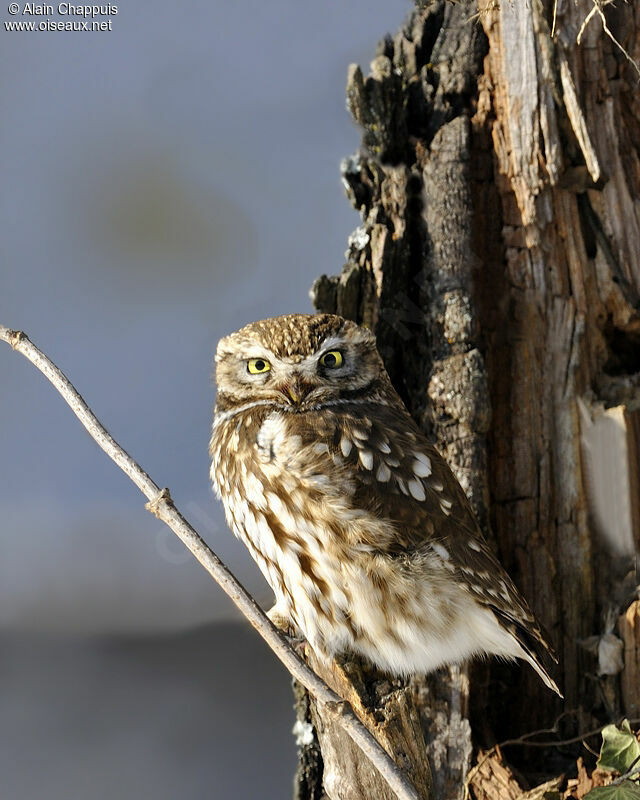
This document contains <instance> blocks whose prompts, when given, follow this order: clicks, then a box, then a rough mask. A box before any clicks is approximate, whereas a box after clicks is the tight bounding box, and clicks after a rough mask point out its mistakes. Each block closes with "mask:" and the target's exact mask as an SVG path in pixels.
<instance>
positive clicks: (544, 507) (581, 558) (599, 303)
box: [298, 0, 640, 800]
mask: <svg viewBox="0 0 640 800" xmlns="http://www.w3.org/2000/svg"><path fill="white" fill-rule="evenodd" d="M591 7H592V4H591V0H578V1H577V2H576V3H574V2H571V3H563V2H561V0H559V2H558V7H557V20H556V35H555V37H553V38H552V37H551V31H550V28H551V19H552V15H553V2H551V0H549V2H545V3H542V2H540V0H531V2H530V3H524V2H519V0H515V1H514V2H512V3H507V2H505V3H504V4H502V6H501V7H497V5H496V4H495V3H492V2H490V1H489V0H485V2H484V4H482V3H481V6H480V8H479V9H478V8H476V6H475V4H474V3H471V2H462V3H457V4H455V5H451V4H446V3H445V2H440V1H437V2H433V3H430V4H428V5H427V6H426V7H422V8H420V9H418V10H417V11H416V12H414V14H413V15H412V16H411V18H410V20H409V22H408V23H407V24H406V26H405V27H404V28H403V29H402V30H401V31H400V33H398V34H397V36H396V37H395V38H394V39H387V40H385V41H384V42H383V43H382V44H381V46H380V48H379V52H378V55H377V57H376V59H375V60H374V61H373V63H372V65H371V74H370V75H369V76H368V77H366V78H365V77H364V76H363V75H362V73H361V71H360V69H359V68H357V67H352V68H351V70H350V73H349V79H348V87H347V97H348V103H349V107H350V109H351V112H352V114H353V116H354V118H355V119H356V121H357V122H358V123H359V124H360V125H361V126H362V129H363V147H362V150H361V151H360V153H359V154H358V155H356V156H353V157H351V158H348V159H346V160H345V162H344V164H343V178H344V181H345V184H346V185H347V187H348V194H349V197H350V199H351V201H352V203H353V205H354V206H355V207H356V208H357V209H358V210H360V212H361V214H362V225H361V226H360V227H359V228H358V229H357V230H356V231H355V232H354V233H353V235H352V236H351V237H350V239H349V249H348V253H347V258H348V260H347V264H346V265H345V267H344V269H343V271H342V274H341V275H340V276H339V277H337V278H328V277H326V276H323V277H322V278H320V279H319V280H318V281H317V282H316V284H315V285H314V289H313V296H314V302H315V305H316V307H317V308H319V309H321V310H327V311H336V312H338V313H340V314H342V315H344V316H346V317H349V318H351V319H355V320H357V321H359V322H362V323H364V324H366V325H368V326H370V327H371V328H373V329H374V330H375V332H376V335H377V338H378V343H379V347H380V350H381V354H382V356H383V358H384V360H385V363H386V365H387V368H388V371H389V374H390V375H391V378H392V380H393V382H394V384H395V386H396V388H397V389H398V391H399V392H400V394H401V395H402V397H403V399H404V400H405V402H406V404H407V406H408V408H409V410H410V411H411V413H412V414H413V415H414V417H415V418H416V420H417V421H418V422H419V424H420V425H421V426H422V427H423V429H424V430H425V431H427V433H429V434H430V435H431V436H432V437H433V438H434V439H435V441H436V443H437V445H438V446H439V448H440V450H441V452H442V453H443V455H444V456H445V457H446V458H447V460H448V462H449V464H450V465H451V467H452V469H453V470H454V472H455V473H456V475H457V476H458V478H459V480H460V482H461V484H462V485H463V487H464V488H465V490H466V491H467V493H468V495H469V497H470V499H471V502H472V504H473V506H474V508H475V510H476V513H477V515H478V518H479V520H480V522H481V525H482V526H483V528H484V530H485V532H486V534H487V536H488V537H489V539H490V541H491V542H492V544H493V545H494V546H495V548H496V550H497V552H498V553H499V555H500V557H501V559H502V562H503V563H504V565H505V567H506V568H507V570H508V571H509V572H510V574H511V575H512V576H513V578H514V580H515V581H516V583H517V584H518V585H519V587H520V588H521V590H522V591H523V593H524V594H525V596H526V597H527V599H528V600H529V602H530V604H531V606H532V607H533V609H534V611H535V612H536V613H537V615H538V617H539V618H540V620H541V621H542V623H543V624H544V625H545V627H546V629H547V630H548V632H549V636H550V639H551V640H552V642H553V644H554V645H555V647H556V649H557V652H558V655H559V657H560V665H559V667H558V672H557V677H558V679H559V683H560V685H561V686H562V687H563V689H564V692H565V698H566V704H565V706H564V710H565V711H570V712H571V713H570V714H569V715H567V716H566V717H563V724H562V726H561V730H562V731H563V732H566V733H567V734H569V735H574V734H576V733H579V732H581V731H583V730H585V729H589V728H592V727H594V725H597V724H598V723H600V722H604V721H607V719H608V718H609V717H610V716H611V715H614V714H617V713H619V712H626V713H628V714H629V715H631V714H633V713H634V709H636V708H637V702H638V695H637V692H635V693H634V691H633V689H630V688H629V685H632V684H633V680H634V678H633V677H631V672H630V670H632V669H634V667H633V666H632V662H633V658H632V657H631V656H628V668H627V672H626V673H625V672H623V674H622V680H621V679H620V675H616V674H599V673H607V672H609V673H615V671H616V670H618V669H619V665H620V664H621V663H622V662H621V659H620V658H619V657H618V656H616V655H615V654H616V652H617V653H618V654H619V653H620V651H621V649H622V643H621V642H620V641H619V640H618V639H617V633H618V631H617V630H616V629H614V626H615V623H616V621H617V619H618V616H619V615H620V614H622V615H623V618H624V619H625V620H627V622H626V623H625V622H621V626H622V627H621V628H620V633H621V635H623V637H624V640H625V643H626V646H627V651H628V653H631V652H633V653H635V659H636V661H635V670H636V672H635V673H634V674H635V675H637V668H638V667H637V652H638V651H637V647H638V645H637V642H638V638H637V637H638V633H637V611H636V612H634V613H635V614H636V616H635V617H634V616H632V615H631V616H630V615H629V614H627V615H626V616H625V615H624V613H623V612H625V610H626V608H627V607H628V605H629V603H630V601H631V599H632V598H631V591H630V590H631V589H632V588H633V586H635V583H636V580H635V574H634V573H633V572H632V571H631V572H630V570H631V568H632V566H633V565H632V560H633V555H634V553H635V552H637V550H638V546H639V544H640V509H639V500H638V497H640V482H639V477H638V471H639V470H638V464H639V463H640V444H639V443H640V436H639V435H638V432H639V430H640V423H639V414H640V412H639V409H640V303H639V301H638V297H639V294H640V125H639V121H640V92H639V91H638V83H637V76H636V75H635V72H634V68H633V66H632V65H631V64H630V63H629V62H628V61H627V60H626V59H625V57H624V55H623V54H622V53H621V52H620V50H619V49H618V48H617V47H616V45H615V44H614V43H613V42H612V41H611V40H610V39H609V38H608V37H607V36H605V35H604V34H603V31H602V25H601V23H600V21H599V18H598V17H597V15H596V16H595V17H594V19H592V20H591V22H590V23H589V25H588V26H587V27H586V29H585V31H584V33H583V37H582V44H581V45H580V46H578V45H577V43H576V35H577V32H578V30H579V29H580V26H581V24H582V22H583V20H584V19H585V18H586V17H587V14H588V13H589V11H590V9H591ZM476 11H479V14H475V15H474V13H475V12H476ZM606 16H607V19H608V23H609V27H610V29H611V31H612V32H613V33H614V34H615V35H617V36H618V38H619V39H620V41H621V43H622V44H623V45H624V47H625V48H626V50H627V51H628V52H629V53H630V54H631V55H632V57H635V58H636V59H638V58H639V57H640V36H639V33H640V6H636V7H635V8H634V7H633V6H630V5H624V4H620V5H619V7H617V8H613V7H612V6H607V7H606ZM607 425H610V426H613V428H611V430H615V435H609V433H608V432H609V431H610V428H608V427H607ZM630 613H631V612H630ZM625 625H626V627H625ZM633 626H635V627H633ZM634 636H635V637H636V638H635V639H633V637H634ZM590 637H591V638H590ZM593 637H596V638H595V639H594V638H593ZM632 640H633V641H632ZM633 642H635V645H634V644H633ZM582 643H584V644H587V645H588V644H591V648H589V647H586V646H582ZM634 646H635V647H636V650H633V647H634ZM591 651H595V652H596V653H597V654H598V658H594V656H593V654H592V652H591ZM606 653H609V655H610V656H611V653H613V656H611V657H607V656H606ZM607 658H608V660H607ZM616 665H618V666H616ZM383 680H384V679H383V677H382V676H371V674H370V673H369V672H367V668H366V667H363V666H358V665H356V664H353V663H350V665H349V669H348V670H347V671H346V672H342V673H341V678H340V681H339V685H340V691H344V692H346V693H350V692H352V691H354V692H356V695H357V697H359V698H360V699H359V700H358V699H355V704H356V706H358V704H360V705H362V706H363V709H361V710H362V711H363V713H364V714H365V715H369V717H370V719H371V720H375V719H376V717H377V714H378V712H379V711H380V710H381V708H382V706H381V705H380V704H381V703H382V704H383V705H384V714H385V715H388V717H389V718H390V719H392V720H393V719H395V720H396V721H397V720H398V719H400V720H402V724H400V725H396V729H395V732H394V737H396V738H394V739H393V741H394V742H395V744H394V745H393V746H394V747H396V748H398V749H397V751H396V755H397V756H398V755H400V754H401V755H402V759H403V763H406V764H410V765H411V767H410V768H411V769H413V770H414V771H415V774H416V775H419V774H424V773H421V772H420V765H419V764H418V763H417V762H416V760H415V759H416V757H419V753H420V752H421V747H422V744H421V743H420V742H419V738H420V737H419V736H418V737H417V739H416V741H417V742H418V744H417V745H416V742H414V743H413V744H412V743H411V741H410V739H411V735H412V734H411V725H410V724H408V722H407V721H408V720H414V719H415V717H414V713H416V712H417V713H418V714H419V716H420V718H421V720H422V731H423V734H424V739H425V742H426V749H427V752H428V753H429V758H430V761H431V768H432V773H433V787H434V789H433V795H434V797H438V798H456V797H461V796H462V791H463V783H464V778H465V775H466V774H467V772H468V770H469V767H470V765H471V757H472V752H473V745H472V737H471V731H472V729H473V734H474V742H473V743H474V744H475V745H476V746H478V745H482V746H491V745H493V744H495V743H496V742H499V741H501V740H505V739H512V738H514V737H516V736H519V735H521V734H522V733H525V732H527V731H531V730H535V729H537V728H542V727H550V726H551V725H552V724H553V723H554V721H555V720H556V717H557V716H558V715H559V714H560V713H561V712H562V711H563V706H562V704H561V703H560V701H558V700H555V699H554V698H552V697H551V696H550V695H549V693H548V690H547V689H546V688H545V687H544V686H543V685H542V684H541V682H540V681H539V680H538V679H537V677H536V676H535V674H534V673H533V672H532V671H531V670H529V669H527V668H525V667H522V666H520V667H513V666H506V665H501V664H498V663H495V662H492V663H489V664H486V665H473V666H472V668H471V680H469V675H468V668H467V667H462V668H451V669H448V670H441V671H440V672H439V673H436V674H434V675H430V676H427V677H426V678H424V679H419V680H414V681H412V682H411V683H410V685H409V688H408V689H402V688H396V689H395V691H396V692H397V695H394V694H393V693H392V694H391V695H390V694H389V693H384V692H383V693H382V695H384V698H382V696H381V695H380V693H379V692H377V691H376V690H375V686H378V685H379V684H380V681H383ZM349 681H350V683H351V688H350V687H349ZM372 681H373V683H372ZM334 685H335V682H334ZM372 686H373V687H374V688H373V689H372ZM400 686H401V684H399V683H398V682H394V687H400ZM621 686H622V687H623V690H622V691H621ZM625 686H626V687H627V688H626V689H625V688H624V687H625ZM355 687H359V688H358V689H356V688H355ZM362 687H366V688H365V690H364V694H363V693H362ZM469 687H471V688H469ZM409 696H411V700H412V703H413V706H411V705H410V704H408V703H409V700H408V698H409ZM354 698H355V696H354ZM362 698H365V699H364V700H363V699H362ZM394 704H396V707H395V709H394ZM402 704H404V705H402ZM401 706H402V708H401ZM414 708H415V710H416V712H414ZM310 719H311V720H312V721H313V723H314V725H315V726H316V730H319V731H320V732H321V733H320V746H321V750H322V752H323V754H324V753H335V752H340V753H344V751H343V750H341V747H342V746H341V744H340V743H339V742H338V741H337V739H334V734H333V732H331V731H329V732H327V731H326V729H325V727H324V722H323V720H322V719H321V717H320V715H319V712H318V710H317V709H315V708H314V707H313V703H312V704H311V712H310ZM394 724H396V723H394ZM373 729H375V725H373ZM398 731H400V733H398V735H397V736H396V733H397V732H398ZM378 732H380V731H378ZM402 736H404V737H405V739H404V740H402ZM382 738H384V735H383V736H382ZM386 742H387V744H389V743H390V739H389V738H388V737H387V739H386ZM533 752H535V757H536V759H537V761H536V762H535V763H534V762H532V761H531V759H530V758H528V757H524V756H523V753H525V754H526V755H527V756H529V755H530V753H531V751H529V752H528V753H527V751H523V750H521V751H519V752H518V751H515V750H512V751H509V756H510V757H511V758H512V759H513V760H515V761H517V762H518V767H519V769H520V771H521V772H520V776H519V778H518V779H521V776H522V771H525V772H526V771H527V769H530V770H536V771H537V773H538V777H541V775H543V774H546V776H547V777H552V776H553V775H554V774H555V775H557V774H559V773H560V772H561V771H562V769H563V768H564V767H565V766H566V765H567V761H566V759H567V757H569V756H572V757H573V758H574V761H575V756H576V755H577V752H573V753H572V752H571V751H570V750H564V751H562V757H561V756H560V754H559V751H558V752H557V753H556V752H547V753H543V754H542V756H541V751H540V750H535V751H533ZM540 756H541V757H540ZM563 758H564V761H563V760H562V759H563ZM352 759H353V760H352V762H351V764H350V765H347V764H346V763H342V764H340V766H339V767H335V765H334V766H332V767H331V769H332V770H333V769H335V768H339V769H340V770H342V776H343V778H344V780H343V782H342V783H340V782H336V781H335V780H332V781H331V782H330V785H325V789H324V791H325V792H326V796H327V797H329V798H331V800H335V799H336V798H347V797H348V798H350V799H351V798H362V799H363V800H364V798H370V797H383V796H385V795H384V794H378V793H377V789H373V788H371V787H372V785H373V784H370V785H368V784H366V783H365V784H361V785H356V784H357V781H356V780H355V779H353V778H352V777H347V776H353V774H354V770H356V769H357V760H358V759H357V754H352ZM316 763H317V760H316ZM325 767H326V765H325ZM318 774H319V773H318ZM483 780H484V779H483ZM514 780H515V778H514ZM425 781H426V779H425ZM538 782H540V781H538ZM338 783H339V784H340V785H339V786H338V785H337V784H338ZM489 784H490V781H489ZM489 784H487V781H485V782H484V783H483V792H484V795H483V796H486V797H489V796H491V794H490V790H488V789H487V785H489ZM425 787H427V783H426V782H425ZM427 790H428V787H427V788H425V791H427ZM313 791H318V789H317V785H316V788H315V789H314V790H312V789H311V788H310V787H309V785H308V782H307V784H306V788H305V790H304V792H301V791H299V794H298V797H299V798H300V800H302V798H311V797H321V796H323V795H322V794H313ZM495 796H496V797H498V796H499V794H498V792H496V795H495Z"/></svg>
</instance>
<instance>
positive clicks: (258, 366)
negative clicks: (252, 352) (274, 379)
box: [247, 358, 271, 375]
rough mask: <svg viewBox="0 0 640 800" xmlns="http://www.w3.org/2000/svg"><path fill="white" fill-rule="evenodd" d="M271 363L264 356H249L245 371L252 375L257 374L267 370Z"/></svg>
mask: <svg viewBox="0 0 640 800" xmlns="http://www.w3.org/2000/svg"><path fill="white" fill-rule="evenodd" d="M270 369H271V364H270V363H269V362H268V361H266V360H265V359H264V358H250V359H249V360H248V361H247V372H250V373H251V374H252V375H259V374H260V373H261V372H269V370H270Z"/></svg>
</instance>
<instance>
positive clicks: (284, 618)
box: [267, 603, 307, 658]
mask: <svg viewBox="0 0 640 800" xmlns="http://www.w3.org/2000/svg"><path fill="white" fill-rule="evenodd" d="M267 616H268V617H269V619H270V620H271V622H273V624H274V625H275V626H276V628H278V630H280V631H282V633H284V634H285V636H286V637H287V639H288V640H289V644H290V645H291V647H292V648H293V649H294V650H295V651H296V653H297V654H298V655H299V656H300V658H304V655H305V647H306V645H307V640H306V639H305V638H304V636H301V635H300V633H299V632H298V630H297V629H296V627H295V625H294V623H293V621H292V619H291V617H290V616H289V615H288V614H287V612H286V611H285V610H283V608H282V607H281V606H279V605H278V604H277V603H276V604H275V605H274V606H273V607H272V608H271V609H269V611H267Z"/></svg>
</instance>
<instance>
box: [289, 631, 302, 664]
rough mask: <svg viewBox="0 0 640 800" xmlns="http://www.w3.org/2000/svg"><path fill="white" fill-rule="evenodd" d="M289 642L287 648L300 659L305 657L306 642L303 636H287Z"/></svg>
mask: <svg viewBox="0 0 640 800" xmlns="http://www.w3.org/2000/svg"><path fill="white" fill-rule="evenodd" d="M287 639H288V640H289V647H291V649H292V650H294V651H295V653H296V655H297V656H299V657H300V658H302V659H306V657H307V640H306V639H305V638H304V636H291V635H287Z"/></svg>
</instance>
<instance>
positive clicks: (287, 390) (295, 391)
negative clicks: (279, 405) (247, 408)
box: [280, 378, 312, 406]
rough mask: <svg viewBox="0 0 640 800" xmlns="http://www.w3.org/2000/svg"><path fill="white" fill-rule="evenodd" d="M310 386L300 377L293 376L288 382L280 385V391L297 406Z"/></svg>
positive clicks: (309, 389) (307, 392)
mask: <svg viewBox="0 0 640 800" xmlns="http://www.w3.org/2000/svg"><path fill="white" fill-rule="evenodd" d="M311 388H312V387H311V386H309V384H308V383H305V382H304V381H302V380H301V379H300V378H295V379H294V380H292V381H291V382H290V383H285V384H283V385H282V386H281V387H280V391H281V392H282V394H283V395H284V396H285V397H286V398H287V400H289V401H291V403H293V405H295V406H299V405H300V403H302V401H303V400H304V398H305V397H306V396H307V395H308V394H309V392H310V391H311Z"/></svg>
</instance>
